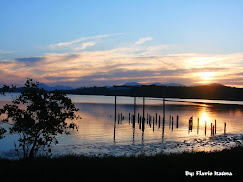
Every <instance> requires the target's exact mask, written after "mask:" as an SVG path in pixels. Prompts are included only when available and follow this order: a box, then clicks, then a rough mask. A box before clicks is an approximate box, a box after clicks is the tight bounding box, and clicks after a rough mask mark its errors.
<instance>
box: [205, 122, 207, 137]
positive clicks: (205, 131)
mask: <svg viewBox="0 0 243 182" xmlns="http://www.w3.org/2000/svg"><path fill="white" fill-rule="evenodd" d="M206 134H207V121H205V135H206Z"/></svg>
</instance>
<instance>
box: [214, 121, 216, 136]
mask: <svg viewBox="0 0 243 182" xmlns="http://www.w3.org/2000/svg"><path fill="white" fill-rule="evenodd" d="M214 125H215V127H214V131H215V134H216V119H215V124H214Z"/></svg>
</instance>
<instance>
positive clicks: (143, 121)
mask: <svg viewBox="0 0 243 182" xmlns="http://www.w3.org/2000/svg"><path fill="white" fill-rule="evenodd" d="M144 111H145V97H143V118H142V131H143V132H144V126H145V115H144Z"/></svg>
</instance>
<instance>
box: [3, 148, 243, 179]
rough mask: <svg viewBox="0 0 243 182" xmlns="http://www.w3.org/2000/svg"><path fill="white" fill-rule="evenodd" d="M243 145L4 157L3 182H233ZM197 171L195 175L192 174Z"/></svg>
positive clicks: (238, 168)
mask: <svg viewBox="0 0 243 182" xmlns="http://www.w3.org/2000/svg"><path fill="white" fill-rule="evenodd" d="M242 153H243V147H242V146H236V147H233V148H231V149H224V150H222V151H213V152H183V153H172V154H163V153H159V154H156V155H152V156H147V155H138V156H118V157H117V156H100V157H97V156H83V155H75V154H70V155H63V156H57V157H53V158H48V157H43V156H39V157H36V158H34V159H31V160H21V159H18V160H13V159H12V160H10V159H3V158H2V159H0V167H1V181H22V180H23V181H82V180H85V179H86V180H88V181H93V180H98V181H100V180H113V181H122V180H136V181H139V180H144V179H146V180H149V181H151V180H159V181H163V180H164V179H166V180H176V179H177V180H179V181H232V180H234V179H240V177H242V176H243V174H242V171H241V170H242V162H243V155H242ZM192 174H193V175H192Z"/></svg>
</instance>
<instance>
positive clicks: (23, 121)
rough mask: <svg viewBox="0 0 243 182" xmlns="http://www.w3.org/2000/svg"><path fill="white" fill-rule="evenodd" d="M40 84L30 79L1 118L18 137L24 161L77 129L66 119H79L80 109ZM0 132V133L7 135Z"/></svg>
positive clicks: (2, 131) (8, 105) (59, 92)
mask: <svg viewBox="0 0 243 182" xmlns="http://www.w3.org/2000/svg"><path fill="white" fill-rule="evenodd" d="M38 84H39V83H38V82H36V83H35V82H33V80H32V79H27V81H26V83H25V89H24V91H23V92H21V94H20V95H19V96H18V97H17V98H16V99H14V100H13V101H12V104H6V105H5V106H3V108H2V109H0V115H2V114H6V118H5V119H2V120H1V122H4V123H9V124H10V128H9V131H10V133H11V134H12V133H17V134H19V136H20V137H19V139H18V144H17V145H16V144H15V148H16V152H18V153H19V149H21V150H22V151H23V156H22V157H23V158H24V159H27V158H33V157H34V156H35V155H36V153H37V151H38V150H39V149H46V148H47V149H48V152H49V153H50V152H51V148H50V146H51V144H52V143H54V144H57V143H58V141H57V138H56V136H57V134H63V133H66V134H68V130H69V128H72V129H75V128H76V129H77V128H78V127H77V125H76V124H75V123H73V122H71V123H69V124H68V123H67V122H66V119H70V120H74V119H80V116H78V115H76V114H75V113H76V112H77V111H78V109H77V108H76V107H75V106H74V104H73V103H72V101H71V99H69V98H68V97H66V95H65V94H64V93H62V92H61V91H58V90H55V91H52V92H46V91H45V90H44V89H40V88H38ZM5 132H6V130H5V129H3V128H2V129H1V130H0V134H3V133H5Z"/></svg>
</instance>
